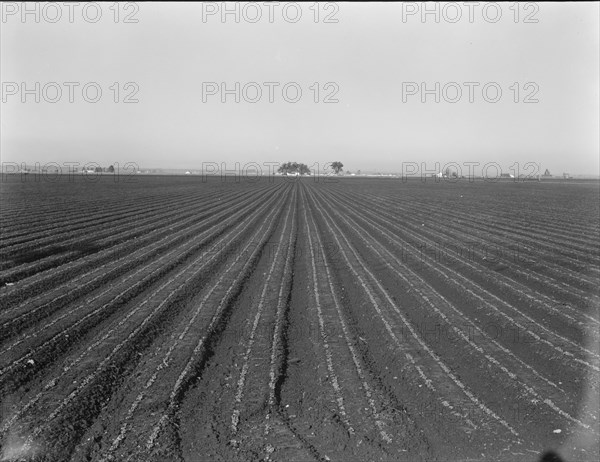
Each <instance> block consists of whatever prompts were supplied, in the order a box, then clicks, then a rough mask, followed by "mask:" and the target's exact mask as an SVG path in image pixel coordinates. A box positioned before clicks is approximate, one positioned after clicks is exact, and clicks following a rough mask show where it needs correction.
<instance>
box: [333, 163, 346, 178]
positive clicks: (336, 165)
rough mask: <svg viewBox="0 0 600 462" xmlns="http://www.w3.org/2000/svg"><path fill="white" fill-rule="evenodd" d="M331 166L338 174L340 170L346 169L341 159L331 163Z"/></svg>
mask: <svg viewBox="0 0 600 462" xmlns="http://www.w3.org/2000/svg"><path fill="white" fill-rule="evenodd" d="M331 168H332V169H333V171H334V172H335V174H336V175H339V174H340V172H341V171H342V170H344V164H342V163H341V162H340V161H338V160H336V161H335V162H332V163H331Z"/></svg>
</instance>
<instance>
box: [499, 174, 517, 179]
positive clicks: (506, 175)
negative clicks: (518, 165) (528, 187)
mask: <svg viewBox="0 0 600 462" xmlns="http://www.w3.org/2000/svg"><path fill="white" fill-rule="evenodd" d="M514 177H515V176H514V175H513V174H512V173H501V174H500V178H514Z"/></svg>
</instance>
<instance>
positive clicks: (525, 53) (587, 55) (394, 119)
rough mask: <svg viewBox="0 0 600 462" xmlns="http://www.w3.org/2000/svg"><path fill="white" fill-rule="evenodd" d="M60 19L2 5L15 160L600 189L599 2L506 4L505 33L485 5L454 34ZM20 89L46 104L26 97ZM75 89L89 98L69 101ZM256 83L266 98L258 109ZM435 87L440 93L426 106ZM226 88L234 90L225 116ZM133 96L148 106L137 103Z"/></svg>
mask: <svg viewBox="0 0 600 462" xmlns="http://www.w3.org/2000/svg"><path fill="white" fill-rule="evenodd" d="M58 5H59V6H60V12H61V13H62V17H61V18H60V19H58V20H57V19H56V18H55V17H56V14H57V12H58V10H57V9H56V8H54V9H52V8H50V7H46V9H45V10H44V9H42V7H39V8H40V11H39V18H38V19H39V22H36V16H35V14H34V13H30V14H27V15H26V16H25V17H22V15H21V13H22V9H23V4H21V3H17V4H3V7H2V8H3V11H2V14H3V17H2V23H0V27H1V28H2V30H1V37H0V38H1V80H2V82H3V94H2V97H3V99H4V101H3V104H2V110H1V117H2V120H1V129H2V132H1V143H2V144H1V149H2V161H3V162H21V161H26V162H30V163H32V162H41V163H45V162H51V161H52V162H58V163H63V162H81V163H83V162H84V161H85V162H88V161H93V162H97V163H99V164H100V165H103V166H105V165H109V164H112V163H115V162H120V163H121V164H123V163H125V162H136V163H138V164H139V165H140V166H141V167H165V168H169V167H171V168H190V169H199V168H201V167H202V163H203V162H218V163H220V162H227V163H228V165H229V166H231V167H232V168H233V163H234V162H240V163H242V164H243V163H247V162H257V163H259V164H262V163H263V162H283V161H286V160H296V161H299V162H304V163H306V164H308V165H313V164H315V163H319V164H324V163H326V162H330V161H334V160H340V161H342V162H343V163H344V165H345V167H346V169H347V170H353V171H354V170H356V169H363V170H379V171H400V170H401V168H402V167H401V165H402V162H417V163H419V164H420V163H421V162H426V163H427V165H428V166H430V167H431V168H433V167H434V163H435V162H440V164H441V165H443V164H445V163H447V162H457V163H459V164H462V163H464V162H480V163H481V164H484V163H487V162H497V163H499V164H500V165H501V166H502V167H503V168H504V169H506V168H508V167H509V166H510V165H513V164H514V163H515V162H518V163H520V165H521V166H523V165H524V164H525V163H526V162H536V163H539V164H540V165H541V167H542V170H544V169H545V168H549V169H550V171H551V173H558V174H560V173H562V172H570V173H576V174H577V173H580V174H598V169H599V159H598V157H599V133H598V127H599V126H600V120H599V92H598V88H599V75H598V74H599V55H600V50H599V7H598V3H586V4H584V3H581V4H573V3H569V4H545V3H542V4H539V6H537V5H535V4H529V5H531V6H529V7H528V9H526V8H525V4H522V5H521V6H520V7H519V8H518V17H516V13H517V11H516V9H515V7H514V6H513V9H510V7H511V4H510V3H507V4H501V5H500V13H501V14H502V16H501V17H500V18H499V19H498V20H497V21H496V22H494V21H495V20H496V18H495V16H496V15H497V13H498V11H497V10H496V9H495V7H486V9H484V7H483V6H484V5H485V4H484V3H482V4H480V5H479V6H477V7H468V6H467V4H464V3H458V4H455V6H444V4H442V5H441V6H439V22H436V17H435V14H433V13H432V14H428V15H426V16H425V17H422V16H421V10H422V9H423V8H425V7H426V5H425V4H422V3H415V4H405V5H404V6H403V5H401V4H394V5H390V4H344V3H340V4H337V5H336V4H321V5H319V7H318V8H315V7H312V9H311V8H310V4H303V5H302V6H301V13H302V16H301V17H300V19H299V20H297V22H293V21H294V20H295V16H296V14H297V9H296V8H295V7H294V6H293V5H292V6H289V4H286V3H281V4H280V5H279V6H274V7H272V8H273V12H272V18H270V17H269V16H270V11H269V7H268V6H267V4H263V3H259V4H258V5H259V8H260V10H261V13H262V17H261V18H260V19H259V20H258V21H257V22H251V21H253V20H255V16H256V13H257V8H255V7H254V8H250V7H245V6H244V4H242V5H241V6H239V22H236V17H235V14H228V15H227V16H225V18H223V17H222V16H221V14H220V13H221V11H220V10H222V9H223V8H224V4H222V3H216V4H212V5H207V4H204V5H203V4H194V5H190V4H174V3H169V4H139V6H138V8H137V11H136V5H135V4H129V5H125V4H122V5H121V7H120V9H119V11H118V13H119V17H118V18H115V11H114V10H111V9H110V8H109V7H110V4H103V5H102V6H101V7H100V11H101V13H102V17H101V18H100V19H99V20H98V21H97V22H95V23H94V22H92V21H94V16H95V14H96V13H97V11H95V10H94V7H88V6H87V5H88V4H85V3H81V4H80V5H79V6H78V7H73V12H72V14H73V15H72V18H71V19H72V22H70V18H69V8H68V7H67V5H66V4H62V3H59V4H58ZM456 5H457V6H456ZM29 7H30V8H31V9H32V10H33V9H34V7H35V4H29ZM84 7H85V11H84ZM427 7H428V8H434V5H433V4H428V5H427ZM228 8H230V9H233V8H235V5H234V4H229V5H228ZM470 8H473V10H472V12H471V11H470ZM203 9H204V11H203ZM214 9H218V10H219V11H217V12H216V14H210V13H211V12H212V11H211V10H214ZM316 11H318V13H319V16H318V18H315V12H316ZM203 13H204V16H203ZM412 13H414V14H412ZM457 13H460V14H461V17H460V19H458V20H457V19H456V17H457ZM471 13H472V17H469V16H470V14H471ZM127 15H129V18H128V19H129V20H137V23H130V22H125V20H126V16H127ZM115 19H118V21H117V22H116V23H115ZM271 19H272V22H271ZM315 19H317V22H315ZM515 19H516V20H517V22H515ZM51 21H56V22H51ZM332 21H337V22H332ZM452 21H455V22H452ZM527 21H537V22H527ZM21 82H25V84H26V87H27V88H28V89H29V90H33V92H32V93H31V94H22V91H21V88H20V85H21ZM36 82H39V84H40V90H39V93H38V95H37V96H39V97H40V102H39V103H36V102H35V97H36V95H35V92H36V91H35V88H36V87H35V85H36ZM51 82H57V85H54V84H50V85H48V84H49V83H51ZM64 82H76V83H78V84H79V85H78V86H75V84H72V85H71V87H70V88H72V90H73V95H72V96H73V99H74V101H73V102H72V103H71V102H70V101H69V86H68V85H65V84H64ZM115 82H117V83H118V85H117V86H114V85H113V84H114V83H115ZM128 82H133V83H134V84H135V85H133V84H132V85H129V86H127V87H125V85H126V84H127V83H128ZM211 82H214V83H216V86H213V85H212V84H211ZM236 82H239V85H240V91H239V93H238V96H239V97H240V102H239V103H236V102H235V97H236V95H235V94H234V93H235V85H236ZM252 82H256V83H257V84H258V86H259V88H261V90H262V97H261V98H260V99H259V100H258V101H257V102H255V103H252V102H251V100H252V99H255V98H257V93H256V86H254V84H251V83H252ZM264 82H275V83H273V84H270V86H269V85H265V84H264ZM328 82H330V84H329V85H328V86H326V84H327V83H328ZM412 82H414V83H416V85H413V84H412ZM422 82H424V83H425V85H426V87H427V89H429V90H432V92H431V93H430V94H425V95H424V96H425V97H426V100H425V102H423V101H422V96H423V95H422V94H421V91H420V90H421V89H420V85H421V83H422ZM436 82H439V92H438V93H437V95H436V94H435V93H436V91H435V89H436ZM453 82H455V83H456V84H454V83H453ZM464 82H473V83H472V84H469V85H465V84H464ZM88 83H92V84H91V85H88V87H87V93H86V97H87V98H88V99H89V100H90V101H91V100H93V99H94V98H95V96H96V93H95V92H96V89H97V88H100V89H101V90H102V95H101V97H100V99H99V101H98V102H96V103H91V102H88V101H86V100H85V99H84V94H83V91H82V89H83V86H84V85H86V84H88ZM203 83H204V85H203ZM221 83H224V84H225V85H226V87H227V88H228V89H230V90H234V91H233V92H232V93H231V94H226V95H225V97H226V101H225V102H222V99H221V98H222V95H221V93H220V88H219V86H220V84H221ZM249 83H250V84H251V85H247V84H249ZM315 83H316V85H315ZM515 83H516V85H515ZM286 84H290V85H288V86H287V93H283V87H284V86H285V85H286ZM448 84H449V85H448ZM486 84H487V87H486V92H483V87H484V86H486ZM57 86H58V87H59V88H61V90H62V96H60V95H58V94H57V93H56V87H57ZM117 87H118V88H119V92H118V95H117V94H116V88H117ZM244 87H245V89H246V91H245V92H244V91H243V89H244ZM44 88H45V89H44ZM203 88H204V90H206V91H205V92H204V94H203ZM270 88H271V89H272V90H273V99H274V101H273V102H270V101H269V96H270V95H269V89H270ZM297 88H300V89H301V90H302V94H301V95H300V96H299V97H296V89H297ZM317 88H318V93H317V91H316V90H317ZM403 88H404V92H403ZM457 88H458V89H460V90H461V92H462V95H459V94H458V93H457V91H456V90H457ZM498 88H500V90H501V91H502V94H501V95H497V94H496V91H497V89H498ZM469 89H472V91H473V93H472V99H473V102H470V101H469V99H470V95H469ZM517 89H518V90H517ZM136 90H137V91H136ZM208 90H211V91H210V92H209V91H208ZM133 92H136V93H135V95H132V96H131V95H130V94H131V93H133ZM215 92H216V94H211V93H215ZM128 95H130V98H133V99H137V100H138V102H137V103H125V102H123V100H124V99H125V98H126V97H127V96H128ZM436 96H439V98H440V101H439V102H438V103H436V102H435V98H436ZM23 97H25V98H26V100H25V102H23V101H22V98H23ZM115 97H117V98H118V102H115V101H114V98H115ZM286 98H287V101H286ZM315 98H318V101H317V102H315ZM515 98H516V99H517V102H515ZM53 99H57V100H58V102H56V103H52V102H50V101H51V100H53ZM294 99H298V101H297V102H295V103H293V102H291V101H292V100H294ZM325 99H330V100H337V102H330V103H325V102H324V100H325ZM486 99H487V100H486ZM494 99H497V100H498V101H497V102H495V103H494V102H492V101H493V100H494ZM526 99H529V100H533V101H535V100H537V102H530V103H526V102H524V100H526ZM452 100H456V102H454V103H453V102H451V101H452ZM521 168H523V167H521Z"/></svg>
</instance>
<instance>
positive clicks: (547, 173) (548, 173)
mask: <svg viewBox="0 0 600 462" xmlns="http://www.w3.org/2000/svg"><path fill="white" fill-rule="evenodd" d="M542 176H543V177H546V178H549V177H552V174H551V173H550V170H548V169H546V171H545V172H544V174H543V175H542Z"/></svg>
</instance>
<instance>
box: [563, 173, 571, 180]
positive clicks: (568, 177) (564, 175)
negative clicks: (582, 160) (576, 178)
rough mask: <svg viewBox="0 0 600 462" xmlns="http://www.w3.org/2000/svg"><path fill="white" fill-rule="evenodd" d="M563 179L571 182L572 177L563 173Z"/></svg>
mask: <svg viewBox="0 0 600 462" xmlns="http://www.w3.org/2000/svg"><path fill="white" fill-rule="evenodd" d="M563 178H564V179H565V180H570V179H571V175H569V174H568V173H563Z"/></svg>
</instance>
